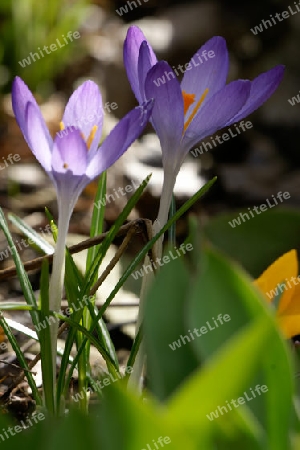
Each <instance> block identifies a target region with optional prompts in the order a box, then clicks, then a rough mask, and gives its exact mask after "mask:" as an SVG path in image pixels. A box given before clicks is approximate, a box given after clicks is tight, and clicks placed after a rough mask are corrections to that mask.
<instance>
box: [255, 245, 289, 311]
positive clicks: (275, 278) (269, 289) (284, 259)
mask: <svg viewBox="0 0 300 450" xmlns="http://www.w3.org/2000/svg"><path fill="white" fill-rule="evenodd" d="M297 275H298V260H297V253H296V250H290V251H289V252H287V253H285V254H284V255H282V256H281V257H280V258H278V259H276V261H274V262H273V264H271V265H270V266H269V267H268V268H267V269H266V270H265V271H264V272H263V273H262V274H261V276H260V277H259V278H257V280H255V281H254V284H255V285H256V286H257V287H258V288H259V289H260V290H261V291H262V293H263V294H264V295H265V297H266V299H267V300H268V301H269V302H271V301H272V300H273V299H274V298H273V297H272V295H273V296H274V290H275V291H278V287H279V286H280V285H281V284H283V283H284V282H285V281H286V279H288V280H291V278H292V277H297ZM276 288H277V290H276ZM294 291H295V286H294V285H292V283H291V288H288V289H286V290H285V289H284V291H283V293H282V296H281V298H280V302H279V307H278V310H277V313H278V314H279V315H281V313H283V312H284V311H285V310H286V309H287V307H288V306H289V305H290V302H291V299H292V297H293V295H294ZM268 294H269V295H268ZM270 297H271V298H270Z"/></svg>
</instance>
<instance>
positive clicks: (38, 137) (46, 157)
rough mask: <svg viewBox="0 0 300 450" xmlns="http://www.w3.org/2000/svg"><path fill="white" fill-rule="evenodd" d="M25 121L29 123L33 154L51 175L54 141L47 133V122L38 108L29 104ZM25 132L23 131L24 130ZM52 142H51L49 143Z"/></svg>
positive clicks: (29, 142) (28, 133)
mask: <svg viewBox="0 0 300 450" xmlns="http://www.w3.org/2000/svg"><path fill="white" fill-rule="evenodd" d="M25 121H26V123H28V131H27V139H28V145H29V147H30V148H31V151H32V153H33V154H34V156H35V157H36V159H37V160H38V161H39V163H40V164H41V165H42V166H43V167H44V169H45V170H46V172H48V175H49V176H50V177H51V178H52V175H51V158H52V146H53V141H52V138H51V137H50V135H49V131H48V129H47V132H48V133H46V132H45V127H44V125H45V121H44V119H43V117H42V115H41V113H40V110H39V108H38V106H36V105H34V104H33V103H28V104H27V106H26V108H25ZM22 131H23V130H22ZM49 140H50V142H49Z"/></svg>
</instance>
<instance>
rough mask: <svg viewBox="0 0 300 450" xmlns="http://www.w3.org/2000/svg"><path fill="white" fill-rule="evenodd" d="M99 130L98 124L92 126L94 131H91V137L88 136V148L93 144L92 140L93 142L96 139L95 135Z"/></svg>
mask: <svg viewBox="0 0 300 450" xmlns="http://www.w3.org/2000/svg"><path fill="white" fill-rule="evenodd" d="M97 130H98V127H97V125H94V126H93V128H92V131H91V132H90V135H89V137H88V140H87V141H86V145H87V148H88V149H89V148H90V146H91V145H92V142H93V140H94V137H95V134H96V132H97Z"/></svg>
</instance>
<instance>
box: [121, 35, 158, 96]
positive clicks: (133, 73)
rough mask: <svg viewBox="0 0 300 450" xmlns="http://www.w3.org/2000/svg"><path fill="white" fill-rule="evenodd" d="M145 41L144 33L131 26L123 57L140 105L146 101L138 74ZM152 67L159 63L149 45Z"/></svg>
mask: <svg viewBox="0 0 300 450" xmlns="http://www.w3.org/2000/svg"><path fill="white" fill-rule="evenodd" d="M143 41H146V42H147V43H148V41H147V39H146V38H145V35H144V33H143V32H142V31H141V30H140V29H139V28H138V27H136V26H131V27H130V28H129V29H128V31H127V36H126V39H125V42H124V49H123V57H124V65H125V69H126V72H127V77H128V80H129V83H130V85H131V89H132V90H133V92H134V95H135V97H136V99H137V101H138V102H139V103H143V101H144V99H143V98H142V97H141V95H140V84H139V74H138V60H139V52H140V47H141V45H142V42H143ZM148 48H149V55H150V61H151V65H152V66H154V64H156V63H157V58H156V56H155V53H154V52H153V50H152V48H151V46H150V45H149V44H148Z"/></svg>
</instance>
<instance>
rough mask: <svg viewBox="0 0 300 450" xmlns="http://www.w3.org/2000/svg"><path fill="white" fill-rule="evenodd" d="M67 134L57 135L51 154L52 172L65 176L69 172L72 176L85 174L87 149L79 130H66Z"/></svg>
mask: <svg viewBox="0 0 300 450" xmlns="http://www.w3.org/2000/svg"><path fill="white" fill-rule="evenodd" d="M66 131H68V133H67V134H66V135H64V136H59V135H57V136H56V138H55V140H54V146H53V152H52V168H53V171H54V172H58V173H61V174H65V173H66V172H67V171H71V172H72V173H73V174H74V175H82V174H84V173H85V170H86V165H87V160H88V158H87V155H88V149H87V146H86V143H85V142H84V140H83V139H82V136H81V134H80V131H79V130H75V129H72V128H71V129H69V128H66Z"/></svg>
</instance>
